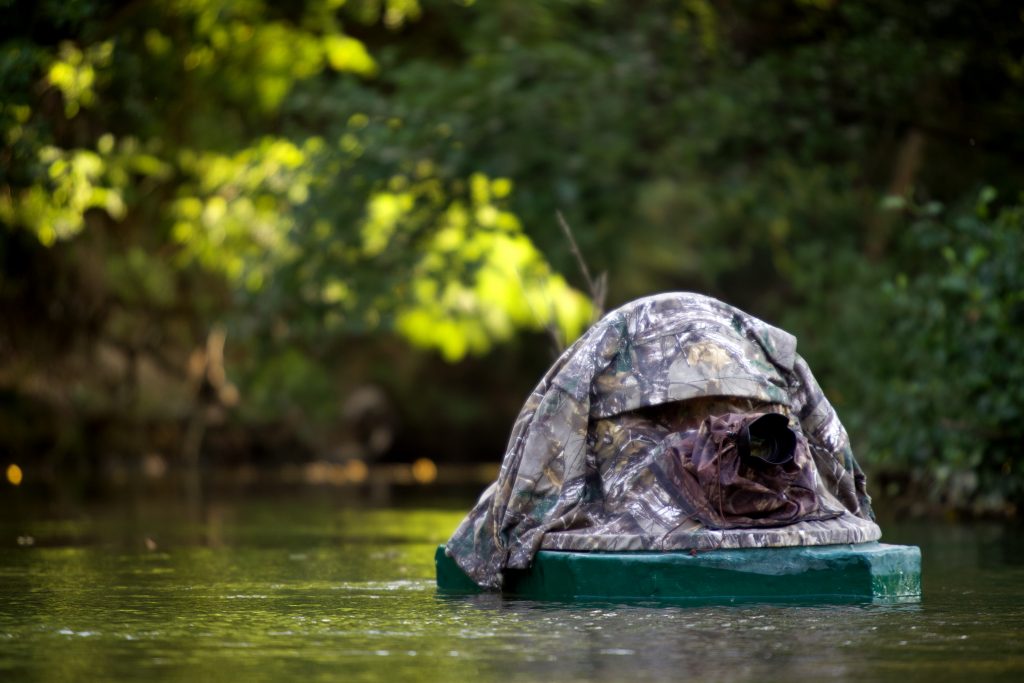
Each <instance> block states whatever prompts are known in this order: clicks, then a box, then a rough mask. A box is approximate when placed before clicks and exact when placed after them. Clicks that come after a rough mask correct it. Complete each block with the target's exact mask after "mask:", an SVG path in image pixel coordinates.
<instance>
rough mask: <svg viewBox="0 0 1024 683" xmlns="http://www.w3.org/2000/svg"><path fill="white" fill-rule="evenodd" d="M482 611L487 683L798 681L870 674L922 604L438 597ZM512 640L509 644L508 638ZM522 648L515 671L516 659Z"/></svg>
mask: <svg viewBox="0 0 1024 683" xmlns="http://www.w3.org/2000/svg"><path fill="white" fill-rule="evenodd" d="M438 602H439V604H441V605H443V607H444V609H447V610H455V611H459V612H463V613H464V612H466V611H475V612H481V613H482V614H483V616H484V619H482V620H481V623H482V624H486V632H487V635H488V636H489V637H490V638H492V639H494V640H495V641H496V642H497V643H501V644H496V646H495V647H494V648H493V649H491V650H490V651H487V652H481V651H478V652H477V656H478V657H480V658H481V659H483V660H484V669H483V672H484V673H485V675H484V676H482V679H483V680H492V679H493V680H551V681H570V680H587V681H624V680H631V681H636V680H682V679H687V680H689V679H694V678H696V679H700V680H704V679H707V680H726V679H727V680H739V681H746V680H795V678H796V677H805V678H806V677H813V678H814V679H815V680H817V679H820V678H830V677H841V678H849V677H858V676H860V675H866V674H865V673H864V672H865V665H864V657H863V654H864V651H865V648H866V647H869V646H868V644H867V643H868V642H870V641H871V640H872V639H877V629H878V628H879V625H884V624H886V623H887V622H891V621H892V618H893V616H895V614H894V611H898V613H899V617H900V618H901V619H908V618H909V619H913V612H917V611H919V610H920V608H919V607H916V606H915V607H886V608H879V607H868V608H864V607H832V608H821V607H812V606H777V605H775V606H766V605H747V606H742V607H722V606H719V607H698V608H688V607H678V606H673V607H664V606H650V605H648V606H644V605H642V604H610V603H593V602H587V603H550V602H544V603H538V602H533V601H526V600H510V599H507V598H502V597H501V596H500V595H496V594H481V595H473V596H457V597H455V596H450V597H448V596H438ZM506 633H507V635H508V636H509V639H508V640H507V641H504V640H503V638H504V637H505V635H506ZM511 651H514V652H515V653H516V654H515V668H514V670H510V669H509V660H508V659H507V656H508V655H507V652H511Z"/></svg>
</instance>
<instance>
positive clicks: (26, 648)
mask: <svg viewBox="0 0 1024 683" xmlns="http://www.w3.org/2000/svg"><path fill="white" fill-rule="evenodd" d="M467 506H468V502H465V503H464V504H460V505H459V506H457V507H454V508H452V509H450V510H446V509H428V508H420V509H401V510H400V509H386V510H353V509H349V508H346V507H344V506H343V505H341V504H340V503H338V502H336V501H334V500H332V499H330V498H327V497H326V496H313V497H309V496H305V497H303V498H301V499H299V498H291V499H288V500H279V499H274V500H255V501H252V500H249V501H244V502H239V503H236V504H230V505H227V504H222V505H221V506H220V507H216V508H211V509H210V510H208V511H207V513H206V514H205V516H204V519H202V520H195V519H194V518H193V517H190V516H188V515H184V514H182V513H181V511H180V510H176V509H175V508H174V507H173V506H167V505H161V504H153V505H152V506H151V507H149V508H147V507H145V506H142V507H140V506H139V505H138V504H137V503H136V504H135V505H134V506H133V507H131V508H122V507H117V506H113V507H109V508H106V509H104V510H101V511H99V512H93V513H91V514H89V515H81V514H80V515H76V516H75V517H74V518H72V519H68V518H66V517H65V518H58V519H43V518H41V517H40V515H39V514H38V513H25V512H24V511H20V512H19V513H17V515H18V517H19V518H18V519H8V518H5V519H3V520H0V677H2V678H3V679H4V680H21V679H39V680H47V681H65V680H83V679H96V678H101V679H117V680H135V679H145V680H186V679H190V680H203V681H206V680H242V679H243V677H244V679H245V680H282V681H284V680H289V681H290V680H300V679H301V680H346V681H370V680H409V681H415V680H453V681H461V680H468V679H473V680H476V681H508V680H513V681H534V680H537V681H539V680H545V681H549V680H551V681H573V680H580V681H595V680H597V681H620V680H679V679H684V678H685V679H693V678H696V679H708V680H722V679H729V680H779V679H783V678H798V677H803V678H805V679H806V678H814V679H819V678H837V679H848V680H904V679H908V678H909V679H922V678H936V679H943V680H946V679H949V678H950V677H956V678H985V679H993V678H995V679H1000V678H1004V679H1006V680H1021V679H1024V648H1022V647H1021V645H1020V636H1021V627H1022V625H1024V540H1022V539H1021V536H1020V534H1019V530H1018V529H1015V528H1012V527H1006V526H1000V525H977V526H944V527H936V526H925V525H920V526H909V525H905V526H894V525H892V524H889V525H886V526H884V527H883V528H885V529H886V531H887V536H886V540H888V541H890V542H911V543H916V544H918V545H921V546H922V551H923V553H924V599H923V601H922V602H921V603H920V604H918V605H900V606H881V605H873V606H872V605H867V606H859V607H858V606H854V607H851V606H842V607H838V606H809V607H808V606H778V605H776V606H772V605H743V606H716V607H690V608H688V607H680V606H659V605H615V604H575V605H573V604H568V605H567V604H545V603H536V602H529V601H518V600H503V599H502V598H500V597H497V596H494V595H481V596H471V597H444V596H438V595H437V594H436V591H435V590H434V584H433V566H432V557H433V550H434V548H435V547H436V544H437V543H438V542H441V541H443V540H444V539H445V538H446V537H447V535H448V534H449V533H450V532H451V530H452V529H453V528H454V526H455V525H456V524H457V523H458V521H459V520H460V519H461V517H462V514H463V512H464V510H465V508H466V507H467ZM26 539H31V542H28V541H27V540H26Z"/></svg>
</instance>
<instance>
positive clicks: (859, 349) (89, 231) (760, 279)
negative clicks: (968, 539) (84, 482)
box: [0, 0, 1024, 509]
mask: <svg viewBox="0 0 1024 683" xmlns="http://www.w3.org/2000/svg"><path fill="white" fill-rule="evenodd" d="M0 6H2V7H3V11H4V14H5V16H7V17H8V21H6V22H5V23H4V26H3V28H0V41H2V46H0V93H2V97H0V102H2V105H0V106H2V108H0V132H2V135H3V137H4V140H3V147H2V152H0V156H2V163H0V222H2V223H3V224H4V226H3V227H2V228H0V261H2V264H3V268H2V273H0V405H2V406H3V410H2V412H0V430H2V431H0V433H2V434H3V436H2V438H0V448H2V449H3V451H4V452H6V453H9V456H8V459H9V460H16V461H18V462H21V463H29V464H31V465H34V466H36V467H37V468H54V469H63V470H67V469H76V470H82V471H85V472H95V471H97V470H98V469H100V468H102V467H105V466H108V465H109V463H110V462H129V463H130V462H134V461H137V460H139V459H140V456H141V454H143V453H148V452H154V451H155V452H160V453H163V454H165V455H167V456H168V457H170V458H176V457H179V456H180V457H186V458H189V457H192V458H195V457H199V454H200V453H201V454H202V456H203V457H204V458H206V459H207V460H208V461H211V462H225V461H236V462H237V461H239V460H244V461H259V460H261V459H273V460H275V461H281V460H282V459H294V458H305V457H332V458H346V457H352V456H359V455H366V454H367V453H368V452H373V453H380V454H382V455H383V456H384V457H397V458H401V457H406V456H410V457H411V456H414V455H420V454H428V455H431V456H432V457H434V458H435V459H439V460H445V459H448V460H458V459H487V460H492V459H494V458H495V457H496V456H497V454H498V453H499V452H500V450H501V445H502V442H503V440H504V438H505V434H506V433H507V429H508V425H509V423H510V420H511V417H512V416H513V415H514V414H515V412H516V410H517V409H518V406H519V403H520V401H521V399H522V397H523V395H524V394H525V392H526V391H527V390H528V389H529V387H530V386H531V385H532V383H533V382H534V381H535V380H536V378H537V377H538V376H539V374H540V373H541V372H542V371H543V369H544V367H545V366H546V365H547V364H548V362H549V361H550V359H551V351H552V342H554V343H555V344H556V345H561V344H564V343H565V342H566V341H567V340H570V339H571V338H572V337H573V336H575V335H576V334H578V333H579V332H580V331H581V329H582V328H583V327H584V326H585V325H586V323H587V322H588V321H589V320H590V318H591V315H592V314H593V311H592V307H591V305H590V303H589V294H590V292H589V286H590V283H588V282H585V281H584V278H583V277H582V276H581V275H580V274H579V270H578V268H577V265H576V262H575V259H574V257H573V255H572V249H571V248H570V245H569V243H568V241H567V240H566V239H565V236H564V235H563V233H562V232H561V230H560V228H559V225H558V222H557V221H556V218H555V215H556V211H561V212H562V213H563V214H564V215H565V217H566V219H567V221H568V223H569V224H571V225H572V226H573V227H574V231H575V236H576V238H577V240H578V242H579V246H580V249H581V251H582V252H583V254H584V255H585V258H586V260H587V262H588V264H589V266H590V268H591V270H592V271H594V274H595V275H596V273H597V272H601V271H607V273H608V304H609V306H614V305H616V304H618V303H622V302H624V301H626V300H629V299H631V298H634V297H636V296H640V295H643V294H647V293H651V292H655V291H662V290H671V289H693V290H699V291H704V292H708V293H710V294H713V295H716V296H719V297H722V298H724V299H726V300H728V301H730V302H732V303H734V304H736V305H739V306H741V307H743V308H745V309H747V310H749V311H750V312H752V313H754V314H756V315H759V316H760V317H762V318H765V319H767V320H769V321H772V322H774V323H776V324H779V325H781V326H783V327H785V328H787V329H790V330H791V331H793V332H794V333H796V334H797V336H798V337H799V338H800V340H801V347H800V348H801V351H802V353H803V354H804V355H805V356H806V357H807V358H808V360H809V362H810V363H811V367H812V368H814V369H815V371H816V373H817V374H818V375H819V378H820V380H821V382H822V384H823V386H824V387H825V390H826V393H827V394H828V395H829V396H830V398H832V399H833V402H834V403H835V404H836V405H837V407H838V409H839V411H840V414H841V416H842V417H843V418H844V420H845V421H846V423H847V424H848V427H849V428H850V430H851V432H852V435H853V437H854V444H855V447H856V448H857V450H858V452H859V453H860V457H861V459H862V460H863V461H864V463H865V466H866V468H867V469H868V471H869V473H870V474H874V475H875V476H876V479H877V480H880V481H881V482H882V483H884V484H885V486H886V487H887V488H888V489H890V490H889V491H888V492H889V493H892V494H895V493H899V492H900V491H904V490H909V491H910V492H911V493H912V494H913V495H916V496H917V497H918V498H919V499H921V500H926V501H927V502H938V503H941V504H947V505H953V506H974V507H981V508H986V509H1012V506H1013V505H1014V504H1017V503H1020V502H1022V501H1024V459H1022V458H1021V457H1020V454H1019V453H1018V446H1019V444H1020V443H1024V426H1022V425H1024V350H1021V344H1020V340H1021V339H1022V338H1024V271H1022V269H1024V237H1022V231H1024V199H1022V197H1021V194H1020V190H1021V188H1022V187H1024V182H1022V181H1024V167H1021V165H1020V163H1019V159H1021V158H1024V133H1022V131H1021V127H1020V125H1019V120H1020V115H1021V112H1024V87H1022V86H1024V59H1022V54H1024V17H1022V16H1021V14H1020V13H1019V10H1018V9H1017V8H1015V7H1013V4H1012V3H1003V2H995V1H992V0H989V1H984V0H983V1H980V2H979V1H974V2H967V1H966V0H944V1H941V2H929V3H926V4H920V3H899V2H872V1H867V0H849V1H846V2H833V1H832V0H797V1H795V2H735V3H711V2H708V1H706V0H681V1H680V0H673V1H672V2H668V1H653V2H645V3H621V2H619V3H616V2H607V1H605V2H602V1H601V0H558V1H556V0H551V1H548V2H540V1H537V2H521V1H519V0H488V1H479V2H473V1H472V0H462V1H452V0H348V1H347V2H346V1H345V0H307V1H306V2H295V3H269V2H262V1H260V0H148V1H142V0H136V1H134V2H123V3H116V2H103V1H101V0H75V1H74V2H56V1H54V2H30V1H28V0H3V1H2V2H0ZM564 278H568V279H569V280H570V281H572V282H574V283H576V287H575V288H573V287H571V286H570V285H568V284H567V282H566V279H564ZM595 279H596V278H595ZM583 292H586V294H584V293H583ZM0 457H2V456H0Z"/></svg>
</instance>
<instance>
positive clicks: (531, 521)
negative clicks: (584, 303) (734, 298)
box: [447, 294, 881, 589]
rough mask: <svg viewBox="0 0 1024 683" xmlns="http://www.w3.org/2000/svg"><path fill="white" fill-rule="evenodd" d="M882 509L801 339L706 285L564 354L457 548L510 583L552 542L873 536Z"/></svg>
mask: <svg viewBox="0 0 1024 683" xmlns="http://www.w3.org/2000/svg"><path fill="white" fill-rule="evenodd" d="M872 519H873V514H872V512H871V503H870V498H869V497H868V495H867V491H866V488H865V479H864V474H863V472H862V471H861V469H860V467H859V466H858V465H857V462H856V460H854V457H853V453H852V452H851V450H850V444H849V438H848V437H847V434H846V430H845V429H843V426H842V424H840V422H839V418H838V417H837V416H836V413H835V411H834V410H833V409H832V406H831V405H830V404H829V402H828V401H827V400H826V399H825V397H824V395H823V394H822V392H821V389H820V387H819V386H818V384H817V382H816V381H815V380H814V377H813V376H812V375H811V372H810V370H809V369H808V367H807V364H806V363H805V362H804V360H803V359H802V358H801V357H800V356H799V355H797V353H796V338H795V337H793V336H792V335H790V334H788V333H787V332H784V331H783V330H780V329H778V328H775V327H772V326H771V325H768V324H766V323H764V322H762V321H760V320H758V319H757V318H754V317H751V316H750V315H747V314H746V313H744V312H742V311H740V310H737V309H736V308H733V307H732V306H729V305H727V304H725V303H722V302H721V301H717V300H715V299H712V298H709V297H706V296H701V295H698V294H662V295H658V296H653V297H649V298H646V299H641V300H639V301H635V302H633V303H630V304H627V305H625V306H623V307H622V308H619V309H618V310H615V311H613V312H611V313H609V314H608V315H607V316H605V317H604V318H603V319H602V320H600V321H599V322H598V323H597V324H595V325H594V326H593V327H592V328H591V329H590V330H588V331H587V333H586V334H584V335H583V336H582V337H581V338H580V339H579V340H578V341H577V342H576V343H575V344H573V345H572V347H570V348H569V349H568V350H567V351H566V352H565V353H564V354H562V356H561V358H559V359H558V361H557V362H556V363H555V364H554V366H553V367H552V368H551V369H550V370H549V371H548V373H547V374H546V375H545V376H544V378H543V379H542V380H541V381H540V384H538V385H537V387H536V388H535V389H534V390H533V392H532V393H531V394H530V397H529V398H528V399H527V401H526V405H524V406H523V410H522V412H521V413H520V414H519V417H518V419H517V420H516V423H515V425H514V427H513V429H512V435H511V438H510V439H509V444H508V449H507V451H506V452H505V458H504V461H503V462H502V466H501V471H500V473H499V475H498V480H497V481H496V482H495V483H494V484H492V485H491V486H490V487H489V488H488V489H487V490H486V491H485V492H484V494H483V495H482V496H481V498H480V500H479V502H478V503H477V505H476V507H474V508H473V510H472V511H471V512H470V513H469V515H468V516H467V517H466V519H465V520H464V521H463V522H462V524H461V525H460V526H459V528H458V529H457V530H456V531H455V534H454V535H453V536H452V538H451V540H450V541H449V542H448V544H447V552H448V553H449V554H450V555H451V556H452V557H453V558H454V559H455V561H456V562H457V563H458V565H459V566H460V567H461V568H462V570H463V571H465V572H466V574H467V575H468V576H470V577H471V578H472V579H473V580H474V581H476V582H477V583H478V584H479V585H481V586H483V587H487V588H495V589H496V588H500V586H501V582H502V572H503V571H504V570H505V569H506V568H511V569H525V568H527V567H528V566H529V565H530V562H531V560H532V558H533V556H534V555H535V554H536V552H537V551H538V550H540V549H546V550H573V551H631V550H647V551H650V550H709V549H715V548H750V547H774V546H795V545H828V544H835V543H861V542H866V541H873V540H877V539H878V538H879V537H880V536H881V532H880V530H879V528H878V526H877V525H876V524H875V523H874V522H873V521H872Z"/></svg>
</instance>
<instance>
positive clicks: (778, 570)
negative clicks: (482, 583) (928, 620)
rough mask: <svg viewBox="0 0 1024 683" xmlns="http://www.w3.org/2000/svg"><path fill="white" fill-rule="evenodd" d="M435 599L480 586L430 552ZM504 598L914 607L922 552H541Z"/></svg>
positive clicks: (516, 574) (511, 575)
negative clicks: (436, 591) (910, 604)
mask: <svg viewBox="0 0 1024 683" xmlns="http://www.w3.org/2000/svg"><path fill="white" fill-rule="evenodd" d="M434 559H435V563H436V565H437V587H438V589H439V591H441V592H442V593H448V594H453V593H454V594H457V593H476V592H480V590H481V589H480V588H479V587H477V585H476V584H474V583H473V582H472V581H471V580H470V579H469V577H467V576H466V575H465V574H464V573H463V572H462V570H461V569H459V567H458V565H456V564H455V561H454V560H452V558H450V557H448V556H447V555H446V554H445V552H444V546H440V547H439V548H438V549H437V553H436V555H435V558H434ZM503 592H504V593H505V594H506V595H510V596H515V597H521V598H529V599H535V600H657V601H669V602H705V603H716V602H832V603H836V602H917V601H919V600H920V598H921V551H920V549H918V548H917V547H915V546H906V545H887V544H883V543H860V544H857V545H831V546H801V547H796V548H751V549H742V550H712V551H706V552H701V553H697V554H695V555H693V554H690V553H688V552H631V553H601V552H591V553H577V552H561V551H550V550H542V551H541V552H539V553H538V554H537V557H536V558H534V561H533V566H532V567H530V569H527V570H522V571H520V570H513V571H509V572H507V574H506V576H505V588H504V591H503Z"/></svg>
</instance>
